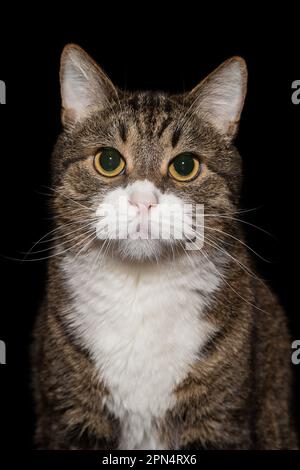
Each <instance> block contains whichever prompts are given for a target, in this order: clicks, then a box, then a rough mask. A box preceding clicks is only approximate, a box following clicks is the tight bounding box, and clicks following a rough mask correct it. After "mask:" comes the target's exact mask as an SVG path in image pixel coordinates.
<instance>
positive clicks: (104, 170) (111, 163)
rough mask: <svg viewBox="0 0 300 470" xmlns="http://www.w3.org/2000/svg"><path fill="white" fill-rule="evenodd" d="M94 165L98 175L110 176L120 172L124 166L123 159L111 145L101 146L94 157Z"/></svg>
mask: <svg viewBox="0 0 300 470" xmlns="http://www.w3.org/2000/svg"><path fill="white" fill-rule="evenodd" d="M94 166H95V168H96V170H97V171H98V173H100V175H103V176H107V177H109V178H111V177H113V176H117V175H119V174H120V173H122V171H123V170H124V168H125V160H124V159H123V157H122V155H121V154H120V152H118V150H116V149H114V148H112V147H103V148H101V149H100V150H99V151H98V152H97V153H96V155H95V157H94Z"/></svg>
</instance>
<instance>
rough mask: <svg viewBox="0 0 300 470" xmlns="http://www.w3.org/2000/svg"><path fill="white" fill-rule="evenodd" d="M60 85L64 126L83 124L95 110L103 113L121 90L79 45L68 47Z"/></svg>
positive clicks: (61, 71) (62, 58)
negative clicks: (102, 110) (79, 122)
mask: <svg viewBox="0 0 300 470" xmlns="http://www.w3.org/2000/svg"><path fill="white" fill-rule="evenodd" d="M60 85H61V97H62V123H63V125H64V126H68V125H71V126H72V125H73V124H75V123H76V122H78V121H82V120H83V119H85V118H86V117H87V116H88V115H89V114H90V113H91V112H92V111H93V110H95V109H97V110H101V109H103V108H104V107H105V106H107V105H108V104H109V103H110V102H111V101H112V100H114V99H116V97H117V90H116V88H115V87H114V85H113V84H112V82H111V81H110V80H109V78H108V77H107V76H106V75H105V73H104V72H103V71H102V70H101V68H100V67H99V66H98V65H97V64H96V62H94V60H93V59H92V58H91V57H90V56H89V55H88V54H87V53H86V52H85V51H84V50H83V49H81V47H79V46H77V45H75V44H68V45H67V46H65V48H64V50H63V52H62V55H61V66H60Z"/></svg>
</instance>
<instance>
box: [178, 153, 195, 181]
mask: <svg viewBox="0 0 300 470" xmlns="http://www.w3.org/2000/svg"><path fill="white" fill-rule="evenodd" d="M194 166H195V162H194V158H193V157H192V156H191V155H188V154H185V155H179V156H178V157H176V158H175V160H174V168H175V170H176V171H177V173H179V175H182V176H187V175H189V174H190V173H192V171H193V169H194Z"/></svg>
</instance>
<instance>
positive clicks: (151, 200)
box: [129, 191, 158, 209]
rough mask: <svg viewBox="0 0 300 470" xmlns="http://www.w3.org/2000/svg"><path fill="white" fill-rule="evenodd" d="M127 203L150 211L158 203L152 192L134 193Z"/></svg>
mask: <svg viewBox="0 0 300 470" xmlns="http://www.w3.org/2000/svg"><path fill="white" fill-rule="evenodd" d="M129 202H130V204H133V205H134V206H137V207H138V208H140V207H141V206H142V207H146V209H150V207H152V206H155V205H156V204H157V203H158V199H157V197H156V196H155V194H154V193H153V192H144V191H134V192H133V193H132V194H131V195H130V197H129Z"/></svg>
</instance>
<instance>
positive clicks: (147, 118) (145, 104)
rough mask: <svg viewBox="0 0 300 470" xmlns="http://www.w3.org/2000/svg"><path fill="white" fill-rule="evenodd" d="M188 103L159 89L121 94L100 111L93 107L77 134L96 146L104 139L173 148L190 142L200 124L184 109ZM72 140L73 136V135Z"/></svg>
mask: <svg viewBox="0 0 300 470" xmlns="http://www.w3.org/2000/svg"><path fill="white" fill-rule="evenodd" d="M188 109H189V107H188V103H184V101H183V100H181V98H180V96H170V95H167V94H164V93H162V92H147V91H146V92H136V93H127V94H126V93H124V94H123V96H121V97H120V99H119V100H118V101H117V102H115V103H113V104H112V105H111V106H107V107H106V108H105V109H104V110H103V111H100V112H99V113H98V112H97V110H95V113H94V114H92V115H91V116H90V117H89V118H88V119H87V120H86V121H85V122H84V123H82V125H81V129H83V131H84V132H80V133H79V134H78V137H79V138H81V137H82V135H84V143H86V144H90V145H95V146H97V144H98V143H102V142H101V139H102V138H104V140H106V143H107V144H108V145H109V144H110V143H111V144H115V143H118V142H120V143H121V144H122V145H123V144H124V145H127V146H133V147H134V146H135V145H138V146H141V145H146V146H147V145H149V144H150V145H154V146H155V145H158V146H160V145H162V146H166V145H167V146H170V147H171V148H175V147H176V146H177V144H178V142H179V141H180V142H181V143H183V144H184V143H185V141H186V140H188V141H189V142H191V140H193V139H197V138H198V137H199V131H200V130H201V128H202V127H203V126H202V124H201V122H199V120H198V119H197V117H196V116H192V115H191V113H187V112H186V111H187V110H188ZM74 137H75V140H77V139H76V137H77V136H76V135H75V136H74Z"/></svg>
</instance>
